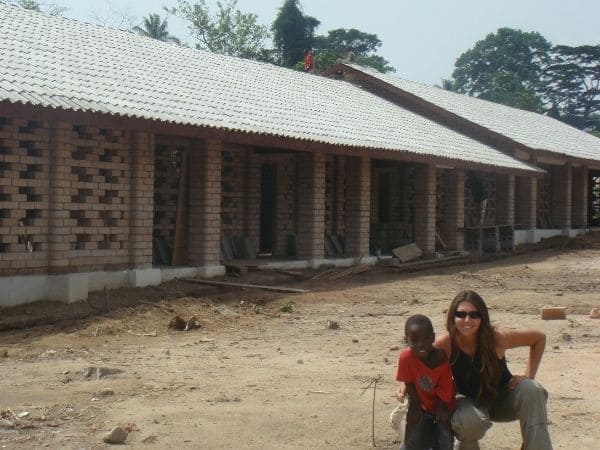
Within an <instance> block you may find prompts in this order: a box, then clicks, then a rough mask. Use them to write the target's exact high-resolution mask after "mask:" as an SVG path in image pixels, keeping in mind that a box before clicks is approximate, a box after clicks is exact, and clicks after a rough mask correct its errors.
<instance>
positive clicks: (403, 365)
mask: <svg viewBox="0 0 600 450" xmlns="http://www.w3.org/2000/svg"><path fill="white" fill-rule="evenodd" d="M396 380H397V381H403V382H405V383H413V384H414V385H415V389H416V391H417V395H418V396H419V400H420V401H421V409H423V410H424V411H427V412H430V413H432V414H435V412H436V409H437V404H438V401H439V400H441V401H442V402H444V403H445V404H446V406H447V407H448V410H450V411H453V410H454V408H455V406H456V401H455V400H454V394H455V393H454V381H453V380H452V369H451V368H450V364H449V363H448V361H447V360H446V361H444V363H442V364H440V365H439V366H437V367H435V368H433V369H432V368H430V367H428V366H426V365H425V363H424V362H423V361H421V360H420V359H419V358H417V357H416V356H414V355H413V354H412V352H411V351H410V349H409V348H407V349H406V350H403V351H402V352H401V353H400V357H399V358H398V371H397V373H396Z"/></svg>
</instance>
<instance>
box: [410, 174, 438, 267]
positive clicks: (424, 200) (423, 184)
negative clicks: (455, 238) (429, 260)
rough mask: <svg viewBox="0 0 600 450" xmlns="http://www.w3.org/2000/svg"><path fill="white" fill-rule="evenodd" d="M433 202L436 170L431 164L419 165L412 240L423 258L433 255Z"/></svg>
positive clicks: (416, 177)
mask: <svg viewBox="0 0 600 450" xmlns="http://www.w3.org/2000/svg"><path fill="white" fill-rule="evenodd" d="M435 202H436V168H435V165H433V164H427V165H425V164H420V165H418V166H417V167H416V172H415V222H414V224H413V227H414V233H413V234H414V240H415V243H416V244H417V245H418V246H419V247H420V248H421V250H422V251H423V256H425V257H428V256H429V257H431V256H433V255H434V253H435Z"/></svg>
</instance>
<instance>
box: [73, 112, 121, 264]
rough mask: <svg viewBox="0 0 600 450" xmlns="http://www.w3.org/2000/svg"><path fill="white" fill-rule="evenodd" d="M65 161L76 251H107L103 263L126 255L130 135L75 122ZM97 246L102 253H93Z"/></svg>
mask: <svg viewBox="0 0 600 450" xmlns="http://www.w3.org/2000/svg"><path fill="white" fill-rule="evenodd" d="M70 135H71V136H70V143H71V153H70V159H67V164H68V165H69V166H70V167H69V170H68V178H69V181H70V188H69V191H70V204H68V205H67V209H68V212H69V222H70V225H71V227H72V236H71V239H70V244H71V250H73V251H75V254H76V255H77V256H82V257H83V256H86V255H89V256H92V254H93V255H94V256H96V257H99V256H107V257H111V259H110V262H106V261H105V263H104V264H103V266H105V265H114V264H116V265H119V264H122V263H125V262H126V261H127V248H128V245H127V240H128V223H129V222H128V205H129V197H130V187H129V182H130V181H129V170H128V167H129V140H128V135H127V133H126V132H125V131H123V130H116V129H109V128H98V127H93V126H89V125H81V124H76V125H73V126H72V129H71V133H70ZM96 250H102V251H105V252H104V253H92V252H94V251H96Z"/></svg>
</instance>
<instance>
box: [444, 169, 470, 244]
mask: <svg viewBox="0 0 600 450" xmlns="http://www.w3.org/2000/svg"><path fill="white" fill-rule="evenodd" d="M447 189H448V190H447V192H446V202H447V203H446V206H447V208H446V217H445V220H444V225H445V226H446V245H447V246H448V250H463V249H464V247H465V231H464V227H465V171H464V170H463V169H456V170H452V171H451V172H450V173H449V174H448V186H447Z"/></svg>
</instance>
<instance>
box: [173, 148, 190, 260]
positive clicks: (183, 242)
mask: <svg viewBox="0 0 600 450" xmlns="http://www.w3.org/2000/svg"><path fill="white" fill-rule="evenodd" d="M188 162H189V151H188V150H186V151H184V152H183V153H182V154H181V167H180V169H179V188H178V191H177V212H176V215H175V236H174V238H173V255H172V257H171V264H172V265H174V266H182V265H184V264H186V263H187V248H188V216H189V214H188V204H189V201H188V198H189V195H188V193H189V189H188V185H189V169H188V166H189V164H188Z"/></svg>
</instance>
